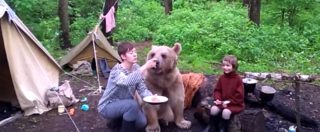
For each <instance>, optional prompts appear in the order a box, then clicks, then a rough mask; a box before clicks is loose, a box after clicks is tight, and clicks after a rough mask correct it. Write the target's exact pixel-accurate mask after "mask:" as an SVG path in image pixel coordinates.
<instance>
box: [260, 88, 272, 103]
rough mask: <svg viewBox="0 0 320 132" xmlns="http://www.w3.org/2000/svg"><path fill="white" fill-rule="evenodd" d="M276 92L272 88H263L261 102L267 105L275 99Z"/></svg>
mask: <svg viewBox="0 0 320 132" xmlns="http://www.w3.org/2000/svg"><path fill="white" fill-rule="evenodd" d="M275 93H276V90H275V89H274V88H273V87H270V86H262V87H261V90H260V99H261V102H263V103H266V102H269V101H271V100H272V99H273V96H274V94H275Z"/></svg>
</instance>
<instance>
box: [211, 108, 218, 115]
mask: <svg viewBox="0 0 320 132" xmlns="http://www.w3.org/2000/svg"><path fill="white" fill-rule="evenodd" d="M219 112H220V109H219V108H218V107H217V106H212V107H211V109H210V114H211V115H218V114H219Z"/></svg>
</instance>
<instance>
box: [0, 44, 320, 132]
mask: <svg viewBox="0 0 320 132" xmlns="http://www.w3.org/2000/svg"><path fill="white" fill-rule="evenodd" d="M141 45H142V46H141V47H137V48H138V50H139V49H140V50H141V51H142V52H146V49H144V47H145V45H147V46H150V44H149V43H143V44H141ZM140 58H141V57H140ZM140 61H143V60H140ZM206 78H207V79H208V81H207V84H205V85H204V86H203V88H204V89H210V88H211V86H212V85H213V84H215V82H216V75H206ZM64 80H70V84H71V87H72V89H73V92H74V94H75V96H76V97H77V98H78V99H81V98H83V97H87V99H88V101H87V102H86V103H87V104H88V105H89V106H90V108H89V110H88V111H82V110H81V109H80V107H81V104H82V103H80V102H79V103H77V104H74V105H73V106H70V107H68V109H70V108H75V114H74V115H73V116H71V117H69V116H68V115H67V114H63V115H59V114H58V111H57V109H52V110H51V111H49V112H46V113H44V114H42V115H32V116H28V117H22V118H19V119H17V120H16V121H14V122H11V123H8V124H6V125H4V126H2V127H0V131H1V132H43V131H48V132H60V131H62V132H76V131H77V129H78V130H79V131H81V132H112V131H114V130H112V129H110V128H108V127H107V126H106V120H105V119H103V118H102V117H101V116H99V114H98V112H97V104H98V101H99V99H100V97H101V95H102V93H101V94H96V93H95V92H94V91H95V90H96V89H97V84H98V82H97V78H96V77H90V76H86V77H85V76H84V77H81V76H68V75H61V77H60V82H63V81H64ZM105 82H106V79H104V78H103V77H100V84H101V86H104V85H105ZM263 85H269V86H272V87H274V88H276V89H277V94H276V96H275V97H274V99H273V100H280V103H281V105H283V106H286V107H288V108H291V109H294V108H295V105H294V103H295V99H294V96H295V93H294V88H293V87H292V84H291V83H288V82H275V81H265V82H259V83H258V84H257V89H259V88H260V87H261V86H263ZM209 91H210V90H209ZM207 92H208V91H207ZM319 94H320V86H318V85H314V84H311V83H303V84H301V95H300V97H301V113H303V114H304V115H306V116H307V117H310V118H311V119H313V120H315V121H317V123H318V124H320V96H319ZM263 111H264V115H265V117H266V129H267V132H284V129H287V128H288V127H289V126H290V125H295V123H294V122H290V121H288V120H287V119H285V118H284V117H282V116H280V115H278V114H276V113H274V112H272V111H268V110H267V109H265V110H263ZM193 113H194V108H190V109H187V110H185V113H184V114H185V118H186V119H187V120H190V121H191V122H192V123H193V124H192V127H191V128H190V129H187V130H181V129H179V128H177V127H176V126H175V125H174V124H173V123H172V124H169V126H162V128H161V129H162V131H163V132H201V131H203V130H204V128H205V125H202V124H200V123H199V122H198V121H197V120H196V119H194V117H193ZM73 122H74V123H73ZM302 131H303V132H320V129H316V128H310V127H303V128H302Z"/></svg>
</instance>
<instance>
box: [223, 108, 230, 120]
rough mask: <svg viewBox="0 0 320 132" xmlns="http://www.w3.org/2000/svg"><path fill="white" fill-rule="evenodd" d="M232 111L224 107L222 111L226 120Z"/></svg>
mask: <svg viewBox="0 0 320 132" xmlns="http://www.w3.org/2000/svg"><path fill="white" fill-rule="evenodd" d="M230 116H231V111H230V110H229V109H223V111H222V118H223V119H225V120H228V119H230Z"/></svg>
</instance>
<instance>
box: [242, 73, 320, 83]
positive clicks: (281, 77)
mask: <svg viewBox="0 0 320 132" xmlns="http://www.w3.org/2000/svg"><path fill="white" fill-rule="evenodd" d="M244 76H245V77H249V78H254V79H257V80H265V79H271V80H277V81H294V80H295V79H298V81H302V82H313V81H315V80H320V77H319V76H317V75H302V74H299V73H298V74H295V75H289V74H286V73H257V72H245V73H244Z"/></svg>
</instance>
